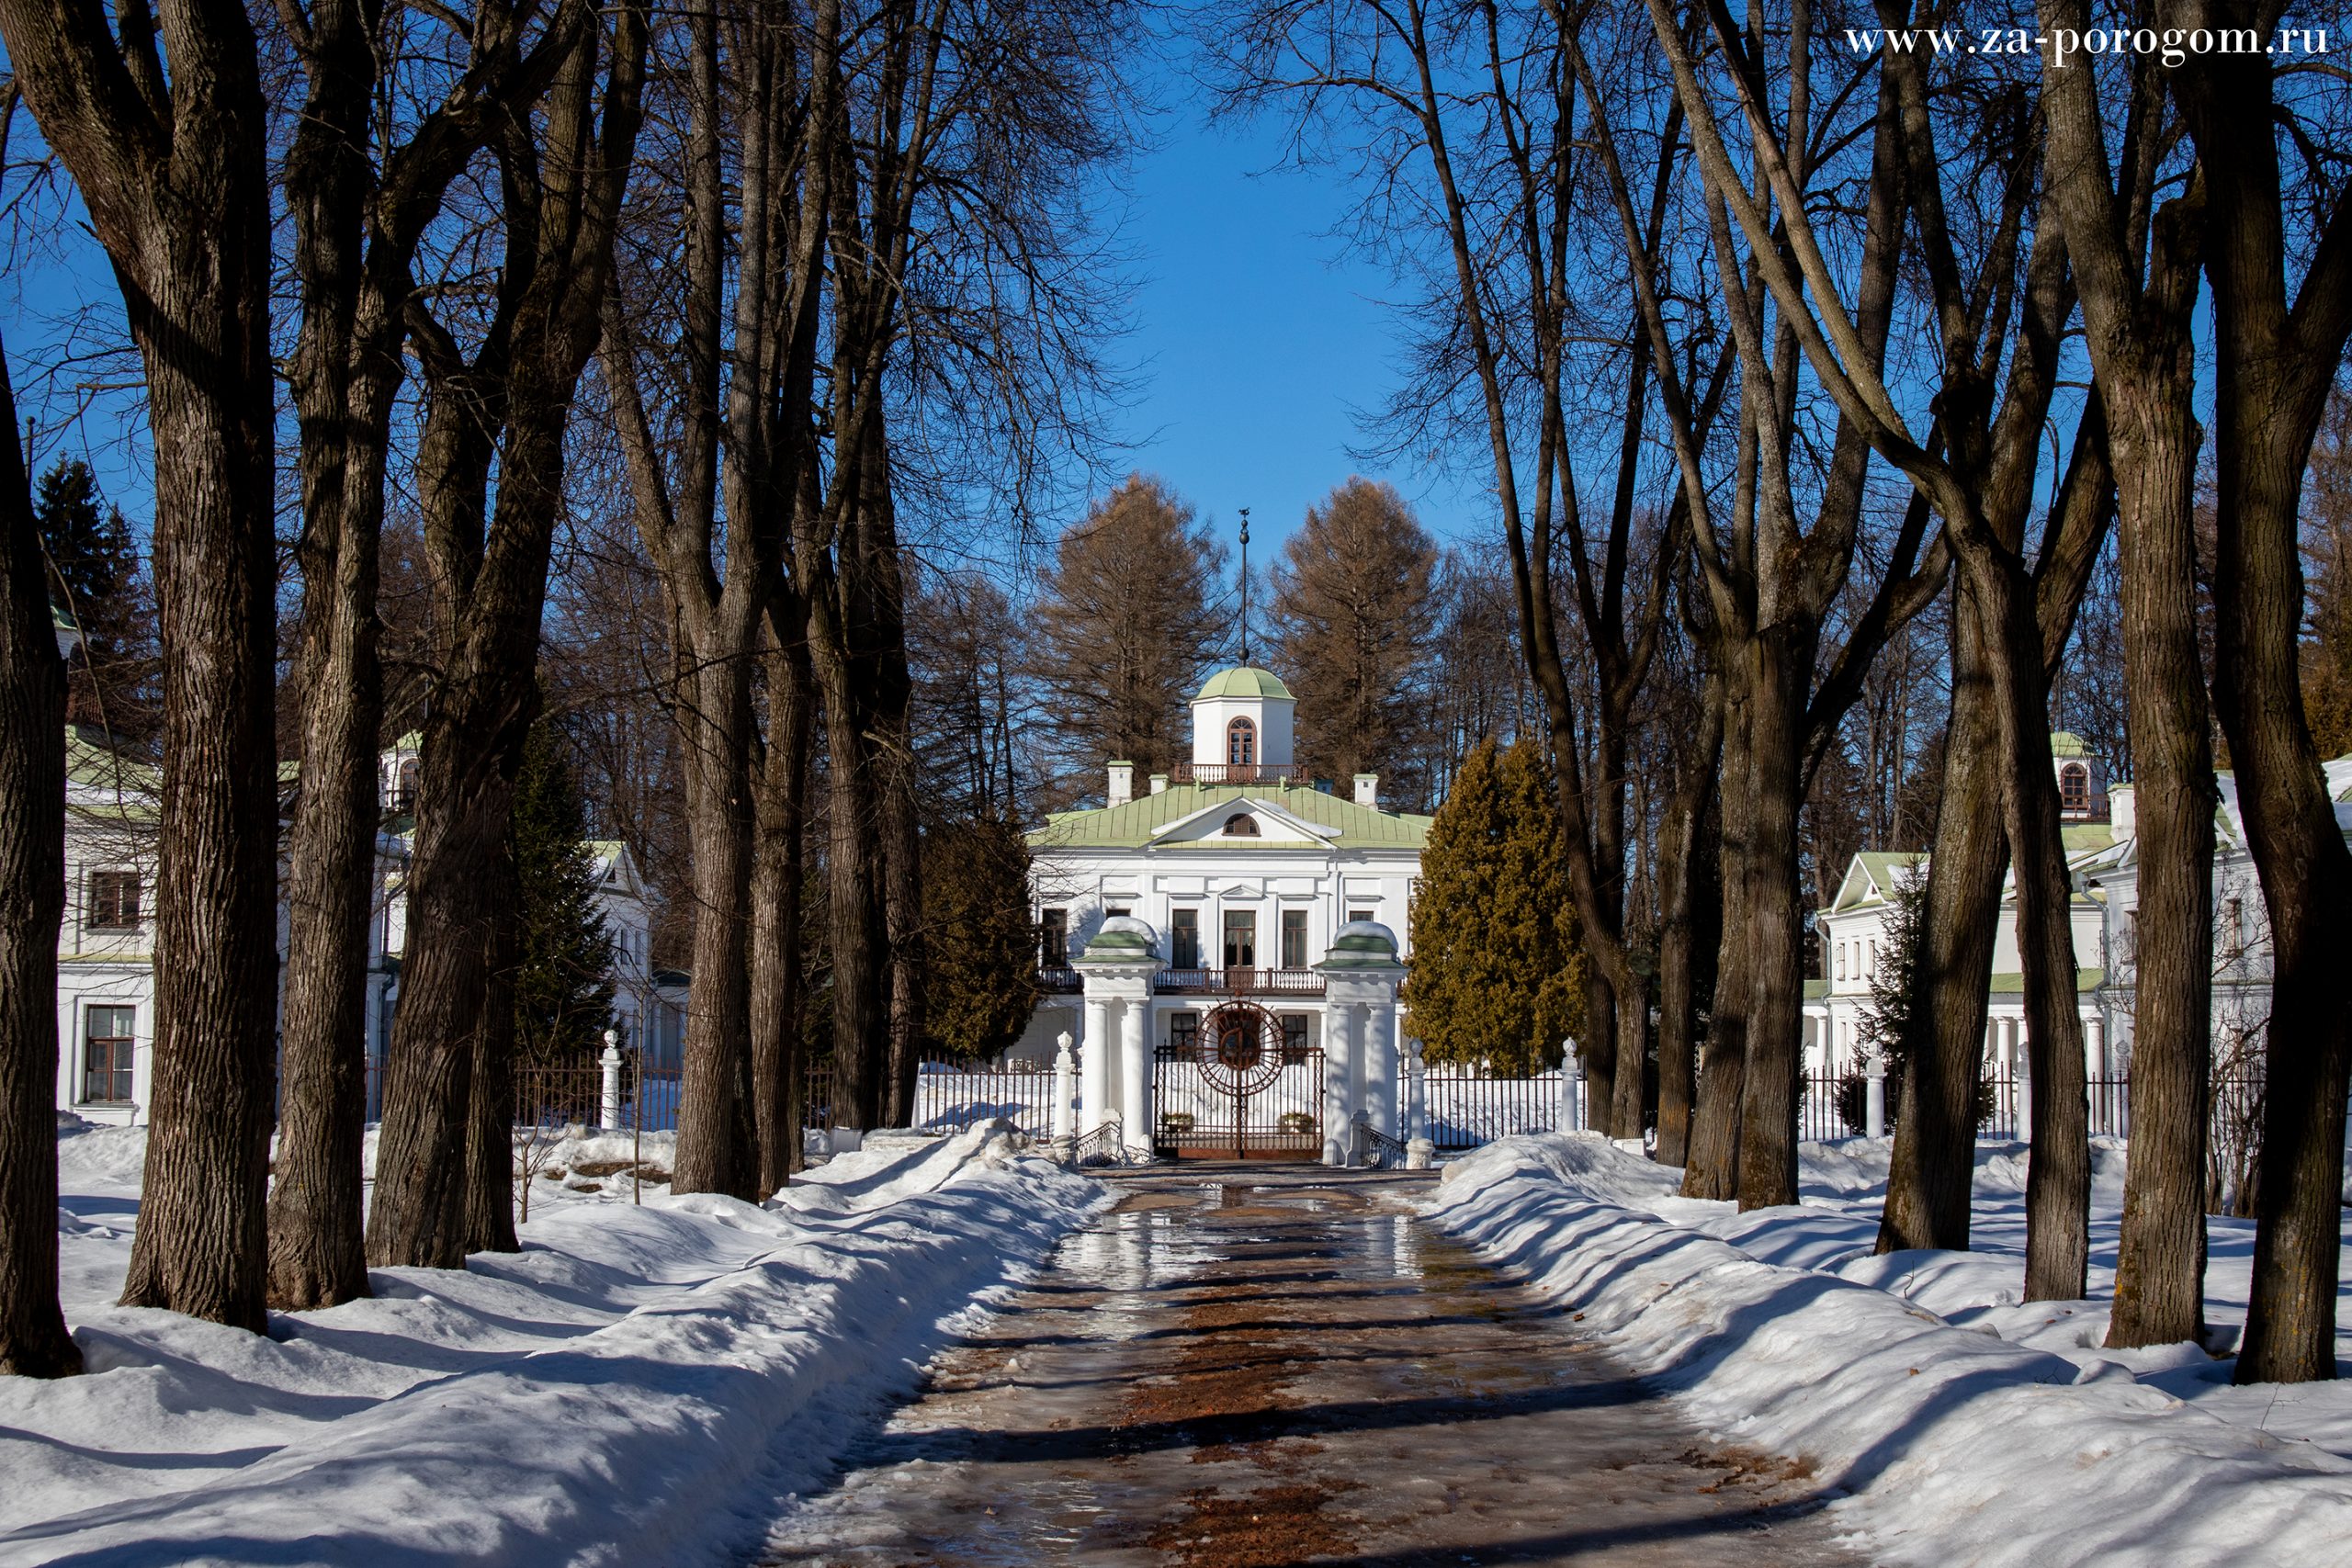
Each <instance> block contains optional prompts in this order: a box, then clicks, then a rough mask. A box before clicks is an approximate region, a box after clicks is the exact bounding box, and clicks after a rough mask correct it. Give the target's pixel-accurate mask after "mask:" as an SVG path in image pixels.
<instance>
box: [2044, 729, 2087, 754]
mask: <svg viewBox="0 0 2352 1568" xmlns="http://www.w3.org/2000/svg"><path fill="white" fill-rule="evenodd" d="M2050 754H2051V755H2052V756H2053V757H2087V756H2089V755H2090V754H2091V749H2090V748H2089V747H2088V746H2086V745H2085V744H2084V742H2083V738H2082V737H2081V736H2079V735H2076V734H2075V732H2074V731H2072V730H2070V729H2053V730H2052V731H2051V732H2050Z"/></svg>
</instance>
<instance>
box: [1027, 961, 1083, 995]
mask: <svg viewBox="0 0 2352 1568" xmlns="http://www.w3.org/2000/svg"><path fill="white" fill-rule="evenodd" d="M1037 988H1038V989H1039V990H1041V991H1044V992H1045V993H1046V995H1048V996H1057V997H1060V996H1075V995H1076V994H1077V993H1079V992H1080V991H1082V990H1084V989H1085V988H1086V983H1085V982H1084V981H1083V980H1081V979H1080V978H1079V974H1078V971H1077V970H1075V969H1073V968H1071V967H1070V966H1069V964H1040V965H1038V968H1037Z"/></svg>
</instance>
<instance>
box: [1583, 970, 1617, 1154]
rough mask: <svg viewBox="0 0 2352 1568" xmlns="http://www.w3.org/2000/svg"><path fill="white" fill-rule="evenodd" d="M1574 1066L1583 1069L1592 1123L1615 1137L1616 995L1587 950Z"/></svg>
mask: <svg viewBox="0 0 2352 1568" xmlns="http://www.w3.org/2000/svg"><path fill="white" fill-rule="evenodd" d="M1577 1066H1581V1067H1582V1068H1583V1069H1584V1081H1585V1093H1586V1094H1587V1095H1588V1096H1589V1100H1588V1103H1589V1106H1590V1108H1591V1110H1590V1114H1591V1117H1592V1120H1593V1122H1594V1124H1595V1126H1596V1127H1598V1129H1599V1130H1600V1131H1601V1132H1603V1133H1606V1134H1609V1135H1610V1136H1611V1137H1612V1138H1613V1137H1615V1136H1617V995H1616V993H1615V992H1614V991H1612V990H1611V989H1610V988H1609V976H1606V975H1604V974H1602V973H1601V972H1600V964H1599V962H1598V961H1597V960H1596V959H1595V958H1594V956H1593V955H1592V953H1589V952H1588V953H1586V954H1585V969H1584V1032H1583V1033H1582V1034H1580V1035H1578V1036H1577Z"/></svg>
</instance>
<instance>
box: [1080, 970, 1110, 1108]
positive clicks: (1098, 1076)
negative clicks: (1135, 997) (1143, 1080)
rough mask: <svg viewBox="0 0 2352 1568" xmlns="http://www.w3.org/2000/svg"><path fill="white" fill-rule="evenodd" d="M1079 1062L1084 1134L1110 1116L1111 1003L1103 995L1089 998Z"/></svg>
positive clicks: (1087, 999) (1081, 1038) (1081, 1036)
mask: <svg viewBox="0 0 2352 1568" xmlns="http://www.w3.org/2000/svg"><path fill="white" fill-rule="evenodd" d="M1078 1061H1079V1072H1078V1083H1079V1090H1078V1133H1079V1136H1080V1137H1085V1136H1086V1135H1087V1134H1091V1133H1092V1132H1093V1131H1094V1129H1096V1128H1097V1127H1100V1126H1101V1125H1103V1122H1108V1121H1109V1120H1110V1119H1111V1004H1110V1003H1109V1002H1107V1001H1105V1000H1104V999H1103V998H1101V997H1089V998H1086V1025H1085V1032H1084V1033H1083V1034H1082V1035H1080V1039H1079V1057H1078Z"/></svg>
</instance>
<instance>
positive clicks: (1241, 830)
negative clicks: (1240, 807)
mask: <svg viewBox="0 0 2352 1568" xmlns="http://www.w3.org/2000/svg"><path fill="white" fill-rule="evenodd" d="M1225 836H1226V837H1227V838H1228V839H1254V838H1256V837H1257V836H1258V819H1257V818H1255V817H1252V816H1250V813H1248V812H1247V811H1237V812H1235V813H1234V814H1233V815H1232V816H1230V817H1228V818H1226V819H1225Z"/></svg>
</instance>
